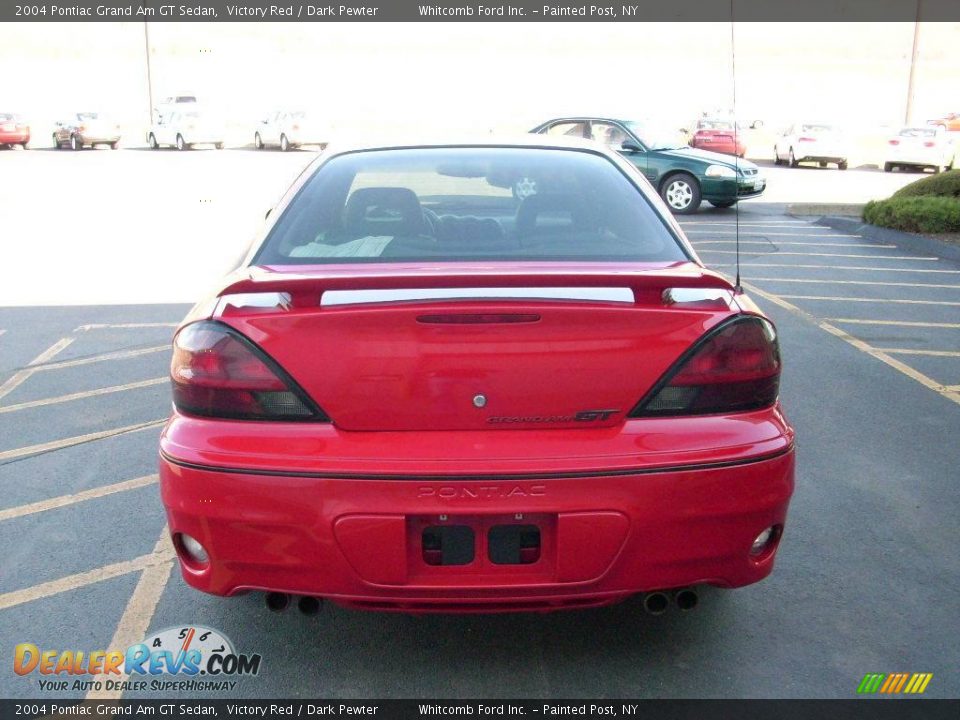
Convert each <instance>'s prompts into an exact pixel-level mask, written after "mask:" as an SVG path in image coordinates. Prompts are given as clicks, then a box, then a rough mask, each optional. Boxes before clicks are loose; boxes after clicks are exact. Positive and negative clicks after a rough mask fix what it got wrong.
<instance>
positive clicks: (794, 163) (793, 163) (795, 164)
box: [790, 148, 800, 167]
mask: <svg viewBox="0 0 960 720" xmlns="http://www.w3.org/2000/svg"><path fill="white" fill-rule="evenodd" d="M790 167H800V161H799V160H797V156H796V155H794V154H793V148H790Z"/></svg>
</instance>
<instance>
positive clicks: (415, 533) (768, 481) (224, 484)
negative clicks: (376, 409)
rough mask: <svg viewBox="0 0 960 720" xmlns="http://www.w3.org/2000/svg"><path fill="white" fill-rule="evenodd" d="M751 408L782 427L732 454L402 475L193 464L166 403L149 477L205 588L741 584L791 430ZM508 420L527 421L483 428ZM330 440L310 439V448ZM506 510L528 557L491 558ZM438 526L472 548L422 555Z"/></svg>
mask: <svg viewBox="0 0 960 720" xmlns="http://www.w3.org/2000/svg"><path fill="white" fill-rule="evenodd" d="M768 413H775V411H768ZM750 415H753V416H755V418H754V419H755V420H756V421H757V422H758V424H759V425H765V426H767V430H769V429H771V427H773V426H775V425H780V427H781V430H782V433H780V435H779V437H771V438H769V442H765V443H762V445H763V446H764V447H765V448H766V449H765V450H763V451H762V454H756V453H757V452H758V448H759V447H760V445H756V444H753V443H748V444H746V445H743V444H741V445H739V447H740V452H739V455H740V456H739V457H738V458H736V459H731V457H730V454H729V453H726V452H717V453H716V454H715V459H714V460H713V461H710V460H708V459H707V458H706V457H702V458H701V460H700V461H698V462H696V463H694V462H689V463H686V464H682V465H670V466H660V467H657V466H649V467H644V466H643V463H642V462H638V463H634V465H635V466H636V467H635V468H634V469H632V470H631V469H630V468H629V467H625V466H623V467H613V466H614V465H616V463H613V462H611V463H609V464H611V469H610V470H607V471H604V470H597V471H581V470H575V471H572V472H566V473H564V472H560V471H557V470H555V469H554V468H556V467H557V460H556V459H554V460H553V461H552V462H548V461H544V462H543V463H542V464H543V465H544V468H545V471H544V472H540V473H531V472H524V473H508V472H499V473H498V472H490V473H484V474H483V475H482V476H479V475H476V474H474V473H473V472H472V471H465V472H463V473H461V474H448V475H436V474H433V473H428V472H424V473H423V474H417V473H415V472H412V471H411V468H409V467H405V468H404V473H405V474H406V476H405V477H403V476H398V475H393V474H384V473H379V474H378V473H365V474H364V473H356V474H354V473H340V472H322V471H320V472H310V471H303V470H296V471H290V472H284V471H283V470H280V469H274V470H266V469H255V470H254V469H243V468H239V467H225V466H221V467H212V466H205V465H202V464H198V463H196V462H190V461H187V460H184V459H182V458H177V457H175V455H173V454H172V452H175V451H176V449H177V447H178V444H177V442H176V437H173V438H172V440H171V437H172V436H176V435H177V428H176V427H175V425H176V424H177V423H178V418H176V417H175V418H174V420H172V421H171V425H169V426H168V428H167V430H166V431H165V434H164V441H163V443H162V448H161V453H162V457H161V461H160V483H161V492H162V497H163V502H164V505H165V507H166V511H167V517H168V521H169V528H170V531H171V533H172V534H173V535H174V538H175V545H176V547H177V549H178V553H179V554H180V558H181V563H180V564H181V570H182V572H183V576H184V578H185V580H186V581H187V583H188V584H190V585H191V586H193V587H195V588H197V589H199V590H203V591H205V592H208V593H213V594H218V595H232V594H235V593H239V592H243V591H247V590H268V591H279V592H287V593H291V594H298V595H312V596H318V597H324V598H328V599H331V600H334V601H336V602H339V603H342V604H346V605H351V606H356V607H363V608H369V609H378V610H403V611H408V612H417V611H450V610H453V611H498V610H501V611H509V610H525V609H526V610H544V609H560V608H567V607H585V606H592V605H602V604H606V603H610V602H616V601H617V600H620V599H623V598H624V597H626V596H629V595H631V594H635V593H638V592H644V591H651V590H656V589H666V588H675V587H681V586H687V585H695V584H701V583H708V584H713V585H717V586H723V587H737V586H742V585H747V584H750V583H754V582H757V581H759V580H761V579H763V578H764V577H766V576H767V575H768V574H769V573H770V571H771V570H772V568H773V563H774V557H775V554H776V549H777V547H776V542H774V543H773V544H772V545H771V547H770V548H769V549H768V551H767V552H764V553H763V554H761V555H760V556H759V557H755V556H751V554H750V548H751V544H752V543H753V541H754V539H755V538H756V537H757V535H758V534H759V533H761V532H762V531H763V530H764V529H766V528H768V527H771V526H775V527H777V528H778V530H777V533H776V536H777V537H776V539H777V540H778V539H779V531H780V529H782V527H783V524H784V522H785V520H786V514H787V505H788V502H789V499H790V496H791V494H792V492H793V476H794V453H793V445H792V431H791V430H790V429H789V427H788V426H786V424H785V422H782V424H781V421H782V418H781V417H780V416H779V413H776V416H774V415H771V416H770V417H768V418H765V419H761V418H760V415H761V413H752V414H750ZM181 420H182V419H181ZM188 422H189V421H188ZM234 424H235V423H234ZM693 424H694V425H696V421H694V423H693ZM515 432H520V433H523V431H487V435H490V434H491V433H492V434H494V435H496V434H499V433H504V434H506V433H510V434H513V433H515ZM554 432H556V431H554ZM571 432H574V433H576V432H580V431H571ZM598 433H599V431H598ZM360 434H361V435H378V434H379V433H360ZM388 434H390V435H397V433H388ZM401 434H402V433H401ZM532 434H533V435H535V434H536V433H532ZM604 434H605V435H607V436H609V435H610V432H609V430H608V431H605V432H604V433H599V434H598V437H599V436H600V435H604ZM408 435H409V434H408ZM531 440H533V438H531ZM361 442H363V441H361ZM648 442H651V443H653V444H656V443H657V442H658V439H657V438H656V437H650V438H649V439H648ZM414 444H415V443H414ZM227 445H229V443H227ZM294 445H295V443H294ZM181 447H182V446H181ZM748 448H752V450H751V449H748ZM329 449H330V444H329V443H320V444H317V445H316V452H317V453H318V454H322V453H323V452H324V451H325V450H329ZM465 464H466V465H468V464H469V463H465ZM501 464H502V463H500V462H498V461H497V460H496V459H492V460H491V462H490V463H489V467H490V468H491V469H492V468H496V467H498V466H499V465H501ZM568 464H569V465H570V466H571V467H576V466H577V465H578V462H576V461H570V462H569V463H568ZM429 465H430V463H427V462H424V463H423V466H424V468H427V467H428V466H429ZM548 466H549V467H548ZM516 525H523V526H530V527H532V528H535V531H536V533H537V534H538V535H537V543H536V555H537V557H536V559H535V560H534V561H532V562H523V563H520V562H513V561H512V560H511V561H510V562H507V563H506V564H503V563H502V562H501V563H500V564H498V563H496V562H493V560H492V555H493V554H494V553H495V552H499V550H497V548H500V547H501V546H499V545H497V546H496V547H495V542H499V541H495V540H494V536H495V533H497V532H500V531H499V530H493V528H494V527H499V526H516ZM450 526H459V527H461V528H467V529H468V530H465V531H462V532H463V533H466V534H467V535H472V538H471V539H470V540H469V542H468V543H467V544H468V545H470V546H472V552H473V556H472V560H471V561H470V562H468V563H466V564H453V565H449V564H442V565H436V564H431V560H429V559H428V558H430V557H432V558H433V560H436V554H435V552H434V555H433V556H431V555H430V552H432V551H431V548H429V547H427V545H428V538H429V537H430V535H429V534H430V533H437V532H446V531H437V530H436V528H443V527H450ZM516 529H517V528H515V527H512V528H508V534H509V532H510V531H512V530H516ZM528 529H529V528H528ZM451 532H452V531H451ZM457 532H458V533H460V532H461V531H457ZM181 533H186V534H188V535H190V536H192V537H193V538H195V539H196V540H198V541H199V542H200V543H201V544H202V545H203V546H204V547H205V548H206V550H207V552H208V554H209V557H210V559H209V562H208V563H206V564H205V565H201V564H198V563H196V562H195V561H193V560H191V559H190V558H189V556H187V555H186V554H185V553H184V551H183V548H182V545H181V544H180V543H179V542H178V538H179V535H180V534H181ZM461 539H462V537H461ZM443 542H446V540H444V541H443ZM461 544H462V543H461ZM442 552H447V550H446V549H443V550H442ZM502 559H503V558H502V557H501V560H502ZM526 560H530V558H529V557H526ZM444 562H445V560H444Z"/></svg>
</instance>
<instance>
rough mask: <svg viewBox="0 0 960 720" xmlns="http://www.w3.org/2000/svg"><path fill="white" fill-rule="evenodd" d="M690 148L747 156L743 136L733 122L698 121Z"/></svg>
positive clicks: (705, 119)
mask: <svg viewBox="0 0 960 720" xmlns="http://www.w3.org/2000/svg"><path fill="white" fill-rule="evenodd" d="M690 146H691V147H695V148H700V149H701V150H712V151H713V152H718V153H725V154H727V155H736V156H737V157H744V156H745V155H746V154H747V146H746V144H745V143H744V142H743V137H742V134H741V133H740V132H739V131H738V130H737V127H736V125H735V124H734V122H733V121H732V120H722V119H721V120H716V119H710V118H704V119H702V120H698V121H697V123H696V126H695V127H694V129H693V135H692V137H691V138H690Z"/></svg>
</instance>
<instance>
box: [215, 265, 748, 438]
mask: <svg viewBox="0 0 960 720" xmlns="http://www.w3.org/2000/svg"><path fill="white" fill-rule="evenodd" d="M341 267H342V268H344V269H342V270H338V269H335V268H331V267H330V266H326V267H323V268H320V267H318V266H314V267H313V269H311V268H304V267H301V268H296V269H292V270H291V269H290V268H284V269H279V268H273V269H262V268H261V269H254V271H253V274H252V275H251V276H250V277H246V278H242V279H238V280H235V281H234V282H232V283H230V285H229V286H228V287H226V288H224V289H223V291H222V292H221V293H220V296H221V299H220V302H219V306H218V311H217V313H215V314H217V315H219V319H220V320H221V321H223V322H226V323H228V324H230V325H231V326H233V327H234V328H236V329H237V330H238V331H240V332H242V333H243V334H244V335H246V336H247V337H249V338H250V339H251V340H253V341H254V342H255V343H257V344H258V345H259V346H260V347H261V348H263V350H264V351H266V352H267V353H268V354H269V355H270V356H271V357H272V358H273V359H274V360H276V361H277V362H278V363H279V364H280V365H281V366H282V367H283V368H284V369H285V370H286V371H287V372H288V373H289V374H290V375H291V376H292V377H293V378H294V379H295V380H296V381H297V382H298V383H299V384H300V385H301V387H302V388H303V389H304V390H305V391H306V392H307V393H308V394H309V395H310V396H311V397H312V398H313V399H314V400H315V401H316V402H317V403H318V404H319V405H320V407H322V408H323V410H324V411H325V412H326V413H327V414H328V415H329V417H330V418H332V420H333V422H334V424H336V425H337V426H338V427H340V428H342V429H344V430H353V431H376V430H421V431H426V430H475V429H494V428H508V429H524V428H530V429H532V428H541V429H544V428H578V427H581V428H591V427H592V428H597V427H610V426H614V425H619V424H621V423H622V422H623V420H624V418H625V417H626V416H627V414H628V413H629V412H630V410H631V409H632V408H633V407H634V405H636V404H637V402H638V401H639V400H640V399H641V398H642V397H643V396H644V395H645V394H646V393H647V392H648V391H649V390H650V389H651V387H652V386H653V385H654V384H655V383H656V382H657V380H658V379H659V378H660V377H661V376H662V375H663V373H664V372H665V371H666V370H667V369H668V368H669V367H670V366H671V365H672V364H673V362H674V361H676V359H677V358H678V357H679V356H680V355H681V354H682V353H683V352H684V351H686V350H687V349H688V348H689V347H690V346H691V345H692V344H693V343H694V342H695V341H696V340H697V339H698V338H699V337H701V336H702V335H703V333H704V332H706V330H708V329H709V328H710V327H712V326H713V325H715V324H716V323H718V322H720V321H721V320H723V319H724V318H726V317H728V316H729V315H731V314H732V313H734V312H736V309H735V307H736V306H735V304H734V303H733V301H732V292H731V288H730V285H729V283H728V282H727V281H726V280H724V279H723V278H722V277H720V276H718V275H716V274H715V273H712V272H711V271H708V270H705V269H703V268H701V267H699V266H697V265H695V264H693V263H680V264H676V265H674V266H671V267H666V268H665V267H658V268H654V267H651V268H648V269H646V270H642V269H640V270H624V266H622V265H621V266H616V267H613V266H611V267H610V268H607V269H597V270H595V271H586V272H585V271H584V270H583V269H582V267H581V268H577V269H574V267H573V266H569V267H566V268H563V267H559V268H558V267H556V266H554V267H553V268H551V269H549V270H548V269H546V268H539V269H536V270H533V269H531V270H527V271H525V270H522V269H521V270H517V269H516V265H513V266H511V267H512V268H514V269H513V270H509V269H505V270H502V271H497V270H495V269H493V268H490V267H489V266H487V267H482V266H473V267H464V266H458V267H459V270H460V272H458V270H457V269H455V268H449V267H448V268H436V267H433V268H417V269H412V268H408V269H407V270H406V271H404V270H402V269H397V268H396V267H389V268H387V269H385V266H380V268H379V269H374V268H373V267H372V266H367V267H366V268H358V267H357V266H356V265H354V266H351V267H349V268H348V269H347V268H346V267H345V266H341ZM668 288H691V289H692V290H689V291H687V292H688V293H693V295H692V296H690V298H688V299H691V298H692V300H693V302H686V303H685V302H675V303H671V304H667V303H665V302H664V299H663V295H664V291H665V290H666V289H668ZM270 293H283V294H284V295H283V297H285V298H289V300H288V302H286V303H285V307H284V308H276V307H257V306H256V305H257V304H258V303H259V300H257V301H252V300H250V298H260V299H262V298H264V297H267V298H269V297H270V295H269V294H270ZM674 295H675V296H676V295H677V293H674ZM702 295H714V296H720V299H718V300H710V299H707V300H703V299H702V298H701V296H702ZM237 298H239V299H237ZM614 298H619V299H614ZM698 299H699V300H698ZM681 300H683V298H682V297H681ZM267 305H269V303H267Z"/></svg>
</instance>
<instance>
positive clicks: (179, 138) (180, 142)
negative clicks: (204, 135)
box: [177, 134, 190, 150]
mask: <svg viewBox="0 0 960 720" xmlns="http://www.w3.org/2000/svg"><path fill="white" fill-rule="evenodd" d="M188 147H190V146H189V145H187V143H186V142H185V141H184V139H183V135H179V134H178V135H177V150H186V149H187V148H188Z"/></svg>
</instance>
